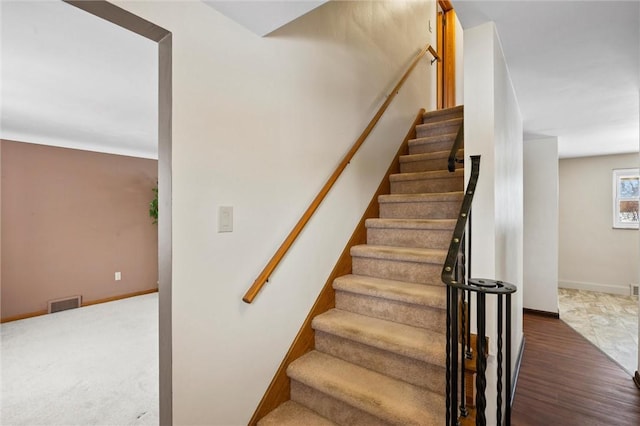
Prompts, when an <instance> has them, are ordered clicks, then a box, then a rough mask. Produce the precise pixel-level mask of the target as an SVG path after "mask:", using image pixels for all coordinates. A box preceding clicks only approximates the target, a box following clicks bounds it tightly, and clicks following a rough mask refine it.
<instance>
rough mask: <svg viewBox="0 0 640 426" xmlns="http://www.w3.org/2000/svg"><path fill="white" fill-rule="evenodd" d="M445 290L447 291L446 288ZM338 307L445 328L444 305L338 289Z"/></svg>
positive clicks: (408, 322)
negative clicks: (401, 300) (408, 301)
mask: <svg viewBox="0 0 640 426" xmlns="http://www.w3.org/2000/svg"><path fill="white" fill-rule="evenodd" d="M443 291H445V290H444V288H443ZM336 308H338V309H342V310H344V311H349V312H354V313H357V314H360V315H366V316H368V317H374V318H380V319H384V320H388V321H394V322H398V323H401V324H407V325H411V326H414V327H422V328H425V329H427V330H432V331H437V332H442V330H445V324H446V311H445V310H444V307H443V309H438V308H430V307H426V306H421V305H414V304H410V303H404V302H399V301H395V300H388V299H382V298H379V297H372V296H367V295H364V294H358V293H350V292H346V291H340V290H338V291H336Z"/></svg>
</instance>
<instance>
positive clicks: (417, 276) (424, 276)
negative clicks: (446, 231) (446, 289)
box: [353, 256, 444, 285]
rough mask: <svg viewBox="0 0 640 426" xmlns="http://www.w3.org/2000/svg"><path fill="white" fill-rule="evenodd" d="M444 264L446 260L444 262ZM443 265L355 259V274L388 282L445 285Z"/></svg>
mask: <svg viewBox="0 0 640 426" xmlns="http://www.w3.org/2000/svg"><path fill="white" fill-rule="evenodd" d="M443 263H444V260H443ZM441 272H442V263H441V264H433V263H415V262H403V261H398V260H387V259H374V258H369V257H355V256H354V257H353V273H354V274H356V275H365V276H368V277H377V278H385V279H388V280H396V281H408V282H411V283H419V284H430V285H443V284H442V282H441V280H440V273H441Z"/></svg>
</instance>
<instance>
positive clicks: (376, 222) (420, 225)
mask: <svg viewBox="0 0 640 426" xmlns="http://www.w3.org/2000/svg"><path fill="white" fill-rule="evenodd" d="M365 225H366V227H367V228H391V229H415V230H440V229H446V230H451V231H453V229H454V228H455V227H456V221H455V220H454V219H378V218H371V219H367V220H366V222H365Z"/></svg>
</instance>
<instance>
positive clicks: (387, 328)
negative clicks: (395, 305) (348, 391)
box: [312, 309, 446, 366]
mask: <svg viewBox="0 0 640 426" xmlns="http://www.w3.org/2000/svg"><path fill="white" fill-rule="evenodd" d="M312 327H313V329H314V330H316V331H323V332H325V333H329V334H333V335H336V336H339V337H342V338H345V339H349V340H352V341H355V342H358V343H362V344H365V345H368V346H372V347H375V348H378V349H382V350H385V351H389V352H392V353H395V354H398V355H402V356H406V357H409V358H413V359H416V360H418V361H423V362H427V363H430V364H435V365H440V366H444V365H445V361H446V360H445V336H444V334H442V333H436V332H434V331H430V330H425V329H424V328H420V327H413V326H410V325H405V324H400V323H397V322H393V321H387V320H383V319H379V318H372V317H368V316H364V315H359V314H355V313H353V312H348V311H343V310H340V309H331V310H329V311H327V312H325V313H323V314H322V315H318V316H317V317H315V318H314V319H313V322H312Z"/></svg>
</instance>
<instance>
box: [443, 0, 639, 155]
mask: <svg viewBox="0 0 640 426" xmlns="http://www.w3.org/2000/svg"><path fill="white" fill-rule="evenodd" d="M453 5H454V7H455V10H456V13H457V14H458V18H459V20H460V22H461V24H462V26H463V28H464V29H469V28H472V27H474V26H476V25H479V24H482V23H484V22H488V21H493V22H495V25H496V27H497V30H498V34H499V37H500V40H501V43H502V48H503V50H504V54H505V58H506V61H507V65H508V67H509V71H510V73H511V78H512V81H513V86H514V89H515V91H516V96H517V98H518V103H519V105H520V109H521V112H522V117H523V120H524V130H525V133H526V138H529V139H531V138H534V137H536V136H538V135H546V136H557V137H558V151H559V155H560V157H561V158H566V157H579V156H589V155H602V154H616V153H626V152H638V149H639V129H638V122H639V118H640V112H639V108H638V103H639V85H640V2H638V1H464V0H457V1H456V0H454V1H453Z"/></svg>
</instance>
